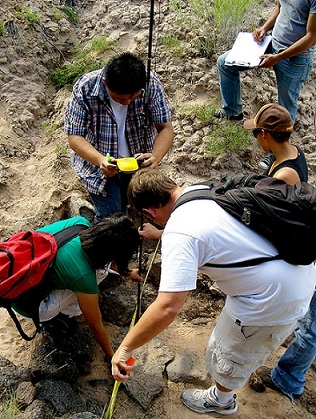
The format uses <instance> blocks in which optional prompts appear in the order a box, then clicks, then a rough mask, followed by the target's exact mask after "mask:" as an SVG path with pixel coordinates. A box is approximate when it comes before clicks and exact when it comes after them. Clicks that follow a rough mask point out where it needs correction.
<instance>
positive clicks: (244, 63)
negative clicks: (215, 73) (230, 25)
mask: <svg viewBox="0 0 316 419" xmlns="http://www.w3.org/2000/svg"><path fill="white" fill-rule="evenodd" d="M271 38H272V37H271V35H266V36H265V37H264V39H263V42H262V44H258V43H257V42H256V41H255V40H254V39H253V35H252V32H239V34H238V36H237V38H236V40H235V42H234V45H233V48H232V49H231V50H230V51H229V53H228V54H227V57H226V59H225V64H226V65H237V66H241V67H248V68H252V67H258V65H259V64H260V62H261V59H260V58H259V57H260V56H261V55H263V54H264V53H265V51H266V49H267V47H268V45H269V43H270V42H271Z"/></svg>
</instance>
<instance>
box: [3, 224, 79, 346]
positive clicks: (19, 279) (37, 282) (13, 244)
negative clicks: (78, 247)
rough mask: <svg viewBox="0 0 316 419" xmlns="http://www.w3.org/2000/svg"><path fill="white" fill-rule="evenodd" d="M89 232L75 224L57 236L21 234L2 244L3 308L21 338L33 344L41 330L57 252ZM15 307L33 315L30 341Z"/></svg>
mask: <svg viewBox="0 0 316 419" xmlns="http://www.w3.org/2000/svg"><path fill="white" fill-rule="evenodd" d="M85 228H87V226H86V225H82V224H76V225H73V226H71V227H68V228H66V229H64V230H62V231H60V232H58V233H56V234H54V235H53V234H50V233H44V232H39V231H22V232H20V233H16V234H14V235H13V236H11V237H10V238H9V239H8V240H6V241H5V242H2V243H0V306H2V307H5V308H6V309H7V310H8V312H9V314H10V316H11V317H12V319H13V321H14V323H15V325H16V327H17V329H18V330H19V332H20V335H21V336H22V337H23V339H25V340H32V339H33V338H34V336H35V334H36V333H37V332H39V331H40V330H41V327H40V324H39V312H38V310H39V305H40V302H41V301H42V300H43V299H44V298H45V297H46V296H47V294H48V292H49V288H50V287H49V275H48V274H49V272H50V268H52V266H53V263H54V260H55V256H56V253H57V250H58V248H59V247H61V246H63V245H64V244H66V243H67V242H68V241H70V240H71V239H73V238H74V237H76V236H77V235H78V233H79V232H80V231H82V230H83V229H85ZM12 303H16V304H17V306H18V307H19V308H21V309H22V310H23V311H25V312H26V313H30V317H31V318H32V320H33V322H34V324H35V326H36V332H35V334H34V336H32V337H30V336H28V335H26V333H25V332H24V331H23V330H22V327H21V325H20V323H19V321H18V319H17V317H16V315H15V313H14V311H13V310H12V308H11V305H12Z"/></svg>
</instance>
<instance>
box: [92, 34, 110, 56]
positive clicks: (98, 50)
mask: <svg viewBox="0 0 316 419" xmlns="http://www.w3.org/2000/svg"><path fill="white" fill-rule="evenodd" d="M112 46H113V42H112V41H110V40H109V39H108V37H107V35H99V36H95V37H93V38H92V40H91V42H90V51H91V53H92V54H95V55H99V54H102V53H103V52H104V51H107V50H109V49H111V48H112Z"/></svg>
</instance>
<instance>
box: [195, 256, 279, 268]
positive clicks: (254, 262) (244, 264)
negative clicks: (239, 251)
mask: <svg viewBox="0 0 316 419" xmlns="http://www.w3.org/2000/svg"><path fill="white" fill-rule="evenodd" d="M278 259H281V256H280V255H275V256H271V257H262V258H255V259H249V260H242V261H241V262H235V263H205V264H204V265H203V266H209V267H211V268H246V267H248V266H256V265H260V263H265V262H271V261H272V260H278Z"/></svg>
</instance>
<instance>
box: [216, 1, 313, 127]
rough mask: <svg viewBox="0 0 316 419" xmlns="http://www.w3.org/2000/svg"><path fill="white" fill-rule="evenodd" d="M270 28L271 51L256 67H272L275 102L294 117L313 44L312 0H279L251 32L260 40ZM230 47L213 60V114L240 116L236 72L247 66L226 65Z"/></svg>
mask: <svg viewBox="0 0 316 419" xmlns="http://www.w3.org/2000/svg"><path fill="white" fill-rule="evenodd" d="M271 29H272V42H271V52H269V53H267V52H265V53H264V54H262V55H261V56H260V57H259V58H260V60H261V62H260V63H259V66H258V67H259V68H271V67H272V68H273V70H274V71H275V75H276V80H277V88H278V103H279V105H281V106H283V107H284V108H286V109H287V110H288V111H289V112H290V114H291V117H292V120H293V123H294V122H295V119H296V112H297V100H298V96H299V94H300V91H301V88H302V85H303V83H304V82H305V81H306V79H307V77H308V75H309V74H310V72H311V70H312V65H313V53H314V50H315V47H314V45H315V44H316V0H279V1H278V2H277V4H276V6H275V8H274V9H273V11H272V13H271V15H270V17H269V18H268V20H267V21H266V22H265V23H264V24H263V25H262V26H261V27H259V28H257V29H254V31H253V33H252V35H253V38H254V40H255V41H256V42H257V43H258V44H262V43H263V42H264V40H265V37H266V34H267V32H268V31H269V30H271ZM229 53H230V51H227V52H225V53H224V54H222V55H221V56H220V57H219V58H218V60H217V66H218V73H219V82H220V89H221V96H222V109H220V110H218V111H216V112H215V114H214V116H215V117H217V118H226V119H228V120H235V121H238V120H242V119H243V109H242V95H241V85H240V77H239V72H240V71H244V70H247V69H248V67H245V66H240V65H227V63H226V62H225V60H226V58H227V55H228V54H229Z"/></svg>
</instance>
